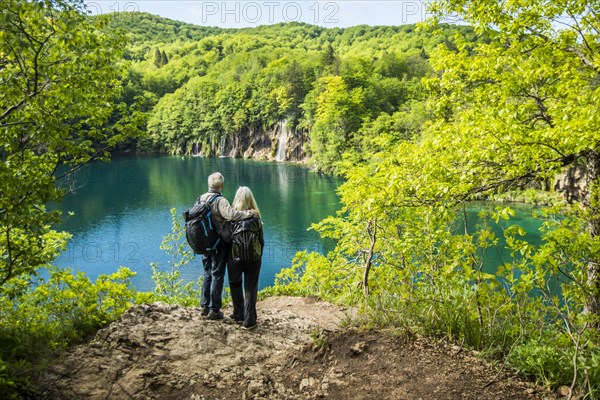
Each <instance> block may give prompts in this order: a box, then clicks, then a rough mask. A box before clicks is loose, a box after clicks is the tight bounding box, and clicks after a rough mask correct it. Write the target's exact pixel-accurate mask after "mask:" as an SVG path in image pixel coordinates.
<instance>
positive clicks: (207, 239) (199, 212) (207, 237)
mask: <svg viewBox="0 0 600 400" xmlns="http://www.w3.org/2000/svg"><path fill="white" fill-rule="evenodd" d="M220 196H221V195H220V194H217V195H215V196H213V197H212V198H211V199H210V200H209V201H208V203H207V202H206V201H201V200H200V198H198V200H196V204H194V206H193V207H192V208H190V209H189V210H187V211H184V213H183V219H184V220H185V238H186V239H187V241H188V244H189V245H190V247H191V248H192V250H193V251H194V253H196V254H202V255H204V256H208V255H210V254H214V253H216V252H217V246H218V245H219V242H220V241H221V236H220V235H219V232H218V230H217V225H216V224H215V222H214V221H213V219H212V205H213V203H214V202H215V201H216V200H217V198H218V197H220Z"/></svg>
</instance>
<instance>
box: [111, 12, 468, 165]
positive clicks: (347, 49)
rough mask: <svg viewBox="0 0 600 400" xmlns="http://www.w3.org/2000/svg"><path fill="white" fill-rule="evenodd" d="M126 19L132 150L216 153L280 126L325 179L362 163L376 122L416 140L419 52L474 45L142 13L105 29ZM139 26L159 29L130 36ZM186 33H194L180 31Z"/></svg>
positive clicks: (392, 31) (422, 57)
mask: <svg viewBox="0 0 600 400" xmlns="http://www.w3.org/2000/svg"><path fill="white" fill-rule="evenodd" d="M124 20H126V21H127V22H128V24H129V25H131V26H132V27H133V28H132V29H133V31H134V33H132V34H130V38H131V39H132V40H131V43H130V45H129V48H128V55H127V57H128V58H129V59H131V60H132V63H131V66H130V68H129V71H128V73H127V79H126V82H127V85H126V93H125V94H124V97H123V100H124V101H125V102H126V103H127V104H133V102H134V101H135V100H136V99H137V101H142V100H143V104H144V107H145V108H144V110H148V111H149V112H150V117H149V120H148V131H149V133H150V140H145V141H141V142H139V146H138V149H140V150H143V151H161V152H168V153H172V154H184V153H191V152H200V153H202V154H204V155H207V156H214V155H218V154H220V153H221V152H222V144H223V142H224V140H226V139H227V140H228V143H246V141H247V140H248V139H249V140H250V142H251V141H252V138H253V136H254V134H261V133H263V132H264V131H265V130H267V129H272V128H273V126H274V125H275V124H278V123H279V121H281V120H287V122H288V126H290V127H291V128H292V129H293V132H294V134H295V135H296V136H298V138H299V139H300V140H301V141H306V139H307V138H310V145H308V144H307V146H306V149H307V150H308V151H310V152H311V154H312V155H313V162H314V164H315V166H316V167H317V168H318V169H321V170H325V171H337V170H338V168H339V167H338V166H337V163H339V162H340V161H341V160H342V158H343V157H344V154H345V153H350V154H352V155H353V157H355V158H358V159H360V158H361V157H362V156H361V155H362V154H363V153H364V151H365V147H366V146H365V145H367V146H368V145H369V144H370V142H371V141H372V140H373V139H374V138H375V137H376V132H374V131H373V128H372V126H371V125H372V124H373V123H375V124H377V122H375V121H379V120H380V118H381V119H385V118H386V117H388V118H391V119H393V120H394V123H389V124H388V126H389V127H390V128H392V129H393V130H394V131H393V133H392V135H394V136H398V137H405V136H407V135H414V134H418V133H420V130H421V126H422V124H423V122H424V121H425V120H427V119H428V114H427V113H425V112H424V101H425V96H424V90H423V85H422V83H421V82H420V78H421V77H423V76H426V75H428V74H430V72H431V70H430V67H429V63H428V60H427V58H428V54H429V52H431V51H432V50H433V48H434V47H435V46H436V45H437V44H439V43H448V44H451V43H452V42H453V40H454V39H453V36H454V35H455V34H456V33H457V32H462V33H463V34H464V36H466V37H469V38H470V39H473V40H475V39H476V37H475V36H474V35H473V34H472V29H470V28H467V27H446V28H445V29H444V31H443V33H442V34H440V35H438V36H431V35H430V34H429V33H428V32H422V31H419V32H417V31H415V29H414V26H404V27H367V26H362V27H356V28H347V29H339V28H333V29H325V28H321V27H317V26H311V25H306V24H299V23H290V24H277V25H270V26H261V27H257V28H246V29H239V30H225V29H221V30H218V29H217V30H212V31H209V30H208V28H200V27H195V26H193V25H189V26H188V25H185V24H182V23H179V22H176V21H169V20H166V19H160V18H158V17H153V16H149V15H147V14H143V13H131V14H126V15H123V16H119V18H114V20H113V21H111V24H112V26H114V27H120V28H123V27H124V24H123V21H124ZM146 25H148V32H154V31H155V30H157V29H159V28H158V27H163V26H164V32H165V33H164V34H158V33H156V35H146V36H145V35H143V34H142V33H143V31H142V32H139V33H136V32H137V30H138V28H139V27H140V26H146ZM184 26H185V28H186V29H191V30H198V32H199V33H198V35H199V36H198V37H197V38H196V37H195V38H194V39H195V40H188V39H186V38H184V37H182V36H181V35H178V34H177V33H176V32H178V31H181V30H182V29H183V27H184ZM211 29H212V28H211ZM173 32H174V33H173ZM173 35H175V36H173ZM154 36H155V38H153V37H154ZM166 54H168V55H169V58H168V60H167V61H168V62H165V57H164V56H165V55H166ZM168 94H170V95H168ZM363 125H364V126H363ZM367 151H368V150H367Z"/></svg>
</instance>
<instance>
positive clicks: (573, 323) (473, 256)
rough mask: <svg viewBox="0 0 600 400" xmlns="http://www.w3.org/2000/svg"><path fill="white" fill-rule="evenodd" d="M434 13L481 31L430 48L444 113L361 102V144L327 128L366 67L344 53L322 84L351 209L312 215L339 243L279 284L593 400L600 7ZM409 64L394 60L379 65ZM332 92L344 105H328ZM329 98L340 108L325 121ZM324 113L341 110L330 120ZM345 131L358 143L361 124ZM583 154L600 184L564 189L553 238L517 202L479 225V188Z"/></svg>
mask: <svg viewBox="0 0 600 400" xmlns="http://www.w3.org/2000/svg"><path fill="white" fill-rule="evenodd" d="M432 10H433V12H434V15H437V16H440V17H441V16H444V15H448V14H451V13H458V14H459V15H460V16H462V17H464V18H465V19H466V20H467V21H469V22H471V23H473V25H474V27H475V29H476V32H477V33H479V34H481V36H480V37H479V38H474V37H472V36H471V34H472V32H469V31H465V32H458V31H457V32H455V33H456V37H455V39H454V40H453V41H452V42H448V43H446V42H441V43H440V46H439V47H438V48H437V49H436V50H435V51H434V52H432V53H431V59H430V61H431V67H432V69H433V72H434V73H435V74H431V75H430V76H427V77H426V78H425V79H424V80H423V82H424V84H425V86H426V87H427V89H429V90H430V91H431V93H432V96H431V99H430V101H429V102H428V106H429V107H430V110H431V112H432V115H431V118H430V120H427V119H425V118H423V119H421V120H420V122H419V123H418V124H415V125H414V126H415V127H414V128H412V129H408V130H406V131H404V132H402V130H401V129H399V124H398V122H396V121H399V120H400V119H399V118H398V120H395V118H394V117H395V116H396V114H391V115H388V116H385V115H381V114H379V115H378V116H377V118H373V115H372V114H369V110H366V111H365V109H364V108H362V109H361V108H357V109H355V110H358V115H359V116H360V118H362V119H363V121H362V126H360V130H361V135H362V137H360V140H359V141H358V143H360V146H362V148H363V149H367V152H366V154H365V153H364V152H363V154H354V153H353V151H352V148H351V147H352V146H348V147H345V148H342V149H341V151H340V149H339V147H336V146H337V143H336V142H335V138H334V137H332V138H327V137H326V136H325V134H327V133H328V132H330V131H331V130H333V129H337V131H336V132H337V133H338V135H344V134H346V133H345V131H344V130H343V128H344V126H343V125H340V124H337V125H336V114H335V113H336V112H340V113H343V112H344V111H345V109H347V108H348V106H349V105H351V104H353V103H352V102H351V101H349V100H348V99H352V96H351V94H352V93H353V92H352V89H354V88H355V87H354V86H353V85H354V83H353V82H360V81H361V79H363V77H362V76H361V74H360V67H359V66H358V65H355V66H354V67H352V68H351V69H350V70H351V71H352V73H351V74H349V73H347V72H345V70H344V66H343V62H344V60H342V65H341V66H340V68H339V73H340V76H341V78H336V79H331V80H323V81H321V82H322V86H321V87H320V88H319V90H320V91H321V92H315V93H316V94H315V95H314V96H313V97H312V100H311V101H312V104H313V106H312V108H309V109H310V110H312V111H311V112H312V114H311V115H313V116H314V118H315V121H314V125H312V126H313V128H314V129H313V133H315V132H316V133H317V134H319V135H320V136H318V137H317V139H318V141H316V142H313V145H316V144H319V143H323V151H322V152H321V150H319V154H321V155H326V154H327V151H329V152H331V151H338V153H341V155H342V158H343V161H342V162H341V163H340V162H338V163H337V164H336V166H337V168H338V170H339V171H340V172H341V173H342V175H344V176H345V177H346V179H347V180H346V182H345V183H344V184H343V185H342V186H341V187H340V188H339V191H338V193H339V195H340V198H341V202H342V209H341V210H340V212H339V213H338V214H337V215H336V216H335V217H330V218H327V219H325V220H324V221H322V222H321V223H319V224H316V225H315V226H314V228H315V229H316V230H318V231H319V232H320V233H321V235H322V236H323V237H328V238H331V239H334V240H335V241H336V248H335V250H334V251H332V252H331V253H329V254H328V255H327V256H320V255H314V254H301V255H299V256H298V258H297V259H296V261H295V264H294V265H293V267H292V268H291V269H288V270H284V271H282V272H281V273H280V274H279V275H278V280H277V285H278V286H277V288H276V289H274V290H275V291H280V292H283V293H285V292H286V291H289V292H291V293H297V294H303V295H317V296H320V297H322V298H325V299H329V300H333V301H339V302H350V303H352V304H356V305H358V306H359V307H360V308H361V310H363V318H365V320H366V321H367V322H366V324H368V325H371V326H373V325H376V326H395V327H400V328H402V329H404V330H407V331H409V332H419V333H424V334H428V335H436V336H437V335H443V336H448V337H451V338H453V339H455V340H457V341H459V342H460V343H462V344H464V345H466V346H469V347H472V348H476V349H479V350H482V351H484V352H485V353H486V354H488V355H490V356H493V357H505V358H506V360H507V361H508V363H509V364H510V365H511V366H512V367H514V368H515V369H516V370H518V371H521V372H522V373H524V374H527V375H530V376H532V377H534V378H535V379H538V380H539V381H541V382H543V383H545V384H548V385H551V386H558V385H568V386H570V385H571V384H574V385H575V387H577V388H578V390H579V391H581V392H585V393H587V394H588V395H589V396H592V397H594V396H596V395H597V394H598V393H599V392H600V387H599V386H598V383H597V382H598V379H597V377H598V373H599V371H600V368H599V365H598V354H599V348H598V346H599V343H600V336H599V331H598V326H599V324H600V317H599V313H598V307H597V305H598V296H599V293H600V288H599V286H600V285H599V280H598V276H600V275H599V274H598V265H599V262H598V260H600V237H599V235H598V233H599V232H600V221H599V219H598V217H597V216H598V214H599V213H598V210H599V208H598V207H599V204H600V203H599V202H598V197H599V196H600V195H599V193H600V190H599V186H598V185H599V184H600V176H599V173H600V168H599V166H600V157H599V156H598V154H600V148H599V147H598V143H600V137H598V132H600V129H599V128H600V125H599V123H600V119H598V113H597V112H594V111H593V110H597V109H598V106H599V100H600V97H599V95H600V85H599V83H598V82H599V81H598V77H599V76H600V75H599V73H600V67H599V65H598V63H597V60H598V54H599V52H598V50H599V49H600V37H599V36H598V34H597V33H598V30H599V26H598V19H597V18H595V17H594V16H595V15H597V14H598V11H599V10H598V9H597V5H596V4H592V2H585V1H584V2H579V3H577V2H575V3H568V4H566V3H561V2H545V3H544V4H543V6H542V5H541V4H538V3H535V2H534V3H531V2H529V3H524V2H507V3H498V2H493V1H487V0H481V1H474V2H473V1H443V0H442V1H438V2H434V3H433V4H432ZM482 10H485V12H482ZM564 16H568V17H567V19H569V22H570V25H568V26H564V25H561V26H560V28H559V27H558V24H557V23H556V22H555V21H554V19H556V18H563V17H564ZM553 21H554V22H553ZM355 29H358V27H357V28H355ZM346 33H347V32H346ZM399 69H401V67H400V66H399V65H394V63H391V65H385V68H383V67H380V69H379V70H380V71H386V73H391V74H393V73H396V72H393V71H397V70H399ZM367 75H368V74H367ZM327 79H329V78H327ZM332 83H336V85H335V86H331V84H332ZM360 87H361V88H362V89H363V92H362V95H364V96H367V95H368V92H367V91H366V87H365V86H360ZM332 89H335V91H333V90H332ZM327 90H330V91H329V92H326V91H327ZM319 93H328V94H329V95H330V97H332V100H333V102H337V104H338V105H339V107H340V108H339V110H338V109H335V110H328V109H327V108H324V107H321V108H319V100H320V99H319V97H318V94H319ZM342 94H343V95H344V96H345V97H343V96H342ZM339 99H343V100H344V101H339ZM359 103H360V102H357V103H356V104H359ZM362 104H364V103H362ZM411 104H414V105H415V106H418V103H416V102H412V103H411ZM403 109H404V110H406V109H407V108H406V106H404V107H403ZM417 109H418V110H423V109H419V108H417ZM319 111H321V112H322V114H321V115H322V116H327V117H328V119H322V120H321V121H316V119H317V118H318V116H319V114H318V112H319ZM405 112H406V111H405ZM416 115H419V116H421V118H422V116H423V112H422V111H418V112H417V113H416ZM396 117H397V116H396ZM343 118H345V117H341V118H340V119H343ZM413 120H414V121H417V119H413ZM323 121H331V123H330V125H329V126H328V127H327V128H325V129H323V131H322V132H321V131H319V129H318V127H319V123H322V122H323ZM344 122H346V123H351V122H352V119H349V120H345V119H344ZM409 122H410V120H409ZM405 126H406V125H405ZM407 126H409V127H410V126H411V125H410V124H407ZM402 133H405V134H402ZM346 138H347V139H348V140H354V141H355V142H354V143H355V144H356V143H357V141H356V139H357V135H356V134H355V135H353V136H346ZM315 156H317V155H315ZM334 158H335V157H330V159H328V160H327V162H329V161H331V160H333V159H334ZM570 166H571V167H578V168H579V170H584V171H586V174H584V175H583V179H582V182H581V184H582V185H585V187H586V189H585V190H583V191H579V192H577V191H573V192H571V193H569V197H570V200H571V202H572V203H574V204H565V203H563V202H557V203H556V204H557V205H556V206H554V207H553V208H550V209H548V210H545V211H544V212H541V213H539V214H538V215H536V218H539V219H540V220H541V221H542V227H541V229H540V234H541V237H542V240H543V242H542V244H541V245H540V246H539V247H535V246H533V245H532V244H531V243H528V242H527V240H525V238H524V235H525V234H526V233H527V232H526V231H525V230H524V229H523V228H522V227H520V226H519V225H518V224H513V223H512V222H510V218H511V217H512V216H513V215H514V212H513V211H512V210H510V208H506V207H499V208H498V209H497V210H495V211H494V212H492V213H491V214H489V215H488V216H487V218H486V223H485V224H483V225H482V226H480V227H477V228H476V229H475V230H469V229H468V228H467V224H466V223H465V221H464V218H465V217H464V216H466V211H465V207H467V205H468V204H469V201H471V200H474V199H478V198H481V196H493V195H496V194H498V193H502V192H505V191H507V190H509V189H520V188H523V187H527V185H531V184H534V185H535V186H538V187H539V186H543V185H547V182H551V181H552V180H553V179H554V178H555V177H556V175H557V174H558V173H560V172H562V171H563V170H564V168H565V167H570ZM461 216H462V217H461ZM492 227H494V228H495V229H494V230H493V229H491V228H492ZM495 231H496V232H498V231H500V232H502V234H501V235H496V234H495V233H494V232H495ZM504 243H505V244H504ZM499 246H503V247H504V248H505V249H506V250H508V251H509V252H510V257H509V258H507V259H503V260H502V262H501V264H500V265H499V267H498V269H497V271H496V272H495V273H494V274H491V273H487V272H486V271H485V270H484V264H485V256H486V254H490V253H495V252H496V251H497V250H499Z"/></svg>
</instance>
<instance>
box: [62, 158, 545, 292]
mask: <svg viewBox="0 0 600 400" xmlns="http://www.w3.org/2000/svg"><path fill="white" fill-rule="evenodd" d="M214 171H220V172H221V173H222V174H223V175H224V176H225V189H224V191H223V194H224V196H225V197H226V198H228V199H229V200H230V201H231V200H232V198H233V196H234V194H235V191H236V190H237V188H238V186H242V185H243V186H249V187H250V188H251V189H252V191H253V192H254V195H255V197H256V200H257V202H258V205H259V207H260V209H261V212H262V217H263V222H264V233H265V252H264V255H263V264H262V265H263V266H262V270H261V275H260V282H259V286H260V287H261V288H263V287H265V286H269V285H272V284H273V282H274V278H275V274H276V273H277V272H279V271H280V270H281V269H282V268H285V267H289V266H290V265H291V262H292V259H293V257H294V255H295V254H296V252H298V251H302V250H309V251H318V252H324V251H325V250H327V246H329V247H331V245H332V244H331V243H326V242H324V241H323V240H322V239H320V238H319V236H318V235H317V234H316V233H315V232H313V231H307V229H308V228H309V226H310V225H311V224H312V223H315V222H319V221H321V220H322V219H323V218H325V217H326V216H328V215H332V214H334V213H335V212H336V211H337V210H338V209H339V207H340V205H339V201H338V198H337V195H336V188H337V187H338V186H339V184H340V183H341V180H340V179H336V178H333V177H329V176H325V175H320V174H317V173H314V172H311V171H309V170H307V169H306V168H303V167H301V166H298V165H293V164H285V163H268V162H259V161H254V160H241V159H231V158H199V157H174V156H173V157H169V156H157V157H127V158H117V159H114V160H112V162H110V163H94V164H91V165H89V166H86V167H85V168H84V169H82V170H81V171H79V172H77V173H76V174H74V175H73V176H72V180H71V181H69V182H64V184H69V185H71V186H72V187H74V188H75V192H74V193H70V194H69V195H67V196H66V198H65V199H64V201H63V203H62V204H61V205H60V209H61V210H62V211H63V217H64V218H65V222H64V223H63V224H61V226H59V227H58V228H59V229H63V230H66V231H67V232H70V233H72V234H73V238H72V240H71V241H70V243H69V246H68V248H67V250H66V251H65V252H64V253H63V254H62V255H61V256H60V257H59V258H58V259H57V260H55V265H58V266H60V267H70V268H72V269H73V270H75V271H84V272H85V273H86V274H88V276H90V277H91V278H92V279H95V278H96V277H97V276H98V275H100V274H108V273H112V272H115V271H116V270H117V269H118V268H119V266H127V267H129V268H130V269H132V270H133V271H135V272H137V276H136V277H135V278H134V279H133V282H134V284H135V286H136V288H137V289H138V290H152V289H153V287H154V283H153V281H152V279H151V275H152V272H151V269H150V263H152V262H155V263H158V264H159V266H160V267H161V269H164V270H166V269H168V268H170V266H169V256H168V255H167V254H165V252H164V251H163V250H161V249H160V245H161V241H162V238H163V236H164V235H166V234H167V233H169V231H170V229H171V213H170V209H171V208H176V210H177V215H178V216H180V215H181V213H182V212H183V211H184V210H186V209H188V208H189V207H191V206H192V204H193V203H194V201H195V200H196V198H197V197H198V196H199V195H200V194H202V193H204V192H205V191H206V187H207V183H206V180H207V177H208V175H209V174H210V173H212V172H214ZM496 206H497V204H493V203H474V204H472V205H471V206H470V207H469V208H468V210H467V221H468V230H469V232H470V233H473V232H474V231H475V229H476V227H477V225H479V224H480V222H481V220H480V218H479V217H478V213H479V212H480V211H482V210H493V209H494V208H495V207H496ZM511 207H515V209H516V215H515V216H514V217H513V218H511V220H510V221H507V222H505V223H504V225H505V227H506V226H508V225H511V224H519V225H520V226H522V227H523V228H525V230H526V231H527V232H528V234H527V236H525V237H524V238H522V239H525V240H527V241H528V242H530V243H533V244H539V242H540V238H539V233H538V228H539V226H540V224H541V222H540V221H539V220H536V219H533V218H532V217H531V213H532V211H533V207H532V206H524V205H521V206H519V205H511ZM69 212H73V213H74V215H73V216H68V213H69ZM459 219H460V220H462V216H459ZM458 225H460V226H458ZM462 225H463V224H462V222H460V223H459V224H457V232H456V233H457V234H461V233H463V232H462V230H463V228H462ZM492 227H493V229H494V231H495V233H496V234H497V235H498V236H499V237H500V238H501V239H500V241H499V247H500V248H499V249H488V250H486V251H485V252H484V253H480V257H482V258H483V260H484V270H485V271H486V272H490V273H494V272H495V271H496V269H497V267H498V265H500V264H502V263H504V262H507V261H510V254H509V251H507V250H505V249H502V247H503V246H504V245H505V243H504V240H503V239H502V230H501V228H500V227H499V226H497V225H495V224H492ZM201 273H202V266H201V259H200V256H196V258H195V259H194V260H193V261H192V263H191V264H190V265H188V266H187V267H185V268H184V269H183V270H182V274H183V278H184V279H185V280H186V281H195V280H196V279H197V278H198V277H199V276H200V274H201Z"/></svg>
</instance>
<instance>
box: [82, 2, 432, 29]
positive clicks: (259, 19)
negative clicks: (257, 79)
mask: <svg viewBox="0 0 600 400" xmlns="http://www.w3.org/2000/svg"><path fill="white" fill-rule="evenodd" d="M85 3H86V4H87V6H88V9H89V11H90V13H91V14H92V15H98V14H107V13H113V12H121V11H144V12H148V13H151V14H155V15H160V16H161V17H165V18H170V19H174V20H178V21H184V22H188V23H192V24H195V25H200V26H219V27H223V28H243V27H254V26H259V25H267V24H274V23H279V22H292V21H297V22H306V23H310V24H314V25H320V26H323V27H329V28H333V27H341V28H345V27H349V26H355V25H362V24H366V25H404V24H410V23H416V22H419V21H422V20H424V19H425V18H426V17H427V13H426V7H425V4H426V2H424V1H419V0H384V1H368V0H337V1H315V0H295V1H288V0H264V1H261V0H256V1H252V0H251V1H246V0H232V1H221V0H215V1H204V0H134V1H115V0H112V1H110V0H106V1H105V0H95V1H91V0H86V1H85Z"/></svg>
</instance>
